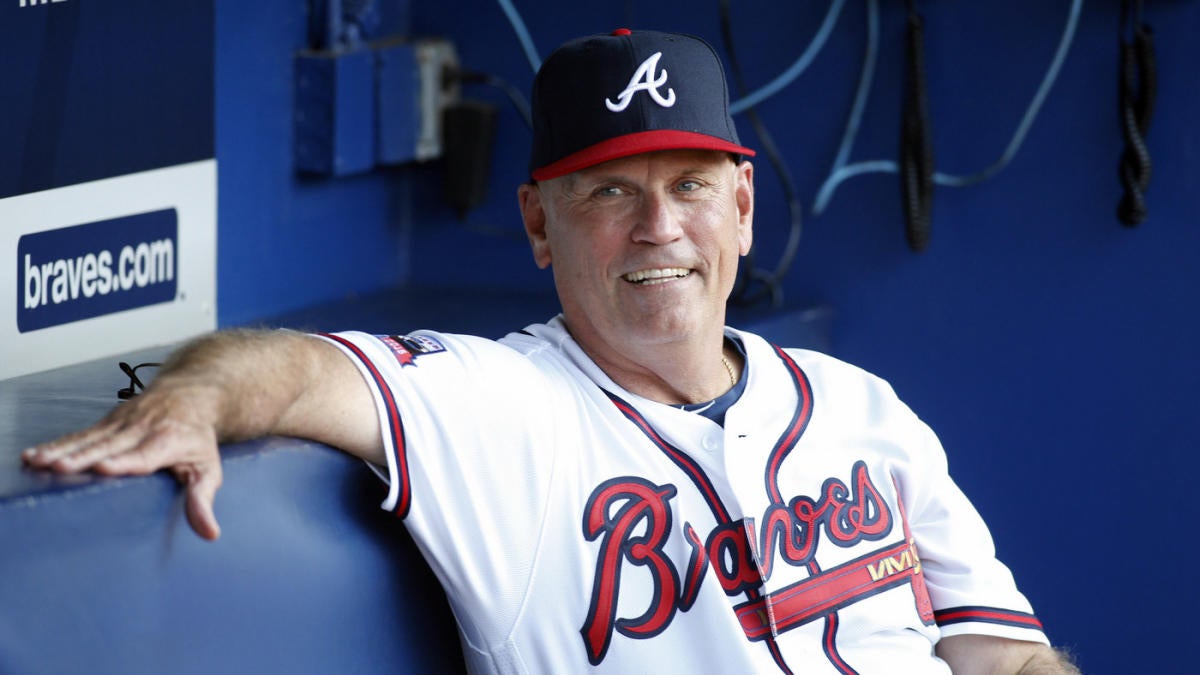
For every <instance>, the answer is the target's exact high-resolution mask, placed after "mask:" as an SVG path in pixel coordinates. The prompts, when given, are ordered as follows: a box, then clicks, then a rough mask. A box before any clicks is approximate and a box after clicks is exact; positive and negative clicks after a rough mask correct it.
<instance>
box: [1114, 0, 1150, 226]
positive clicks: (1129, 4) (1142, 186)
mask: <svg viewBox="0 0 1200 675" xmlns="http://www.w3.org/2000/svg"><path fill="white" fill-rule="evenodd" d="M1127 36H1131V39H1129V40H1127V39H1126V38H1127ZM1120 46H1121V73H1120V83H1121V84H1120V87H1121V89H1120V96H1119V98H1120V105H1121V133H1122V134H1123V135H1124V136H1125V150H1124V152H1122V153H1121V163H1120V169H1119V175H1120V178H1121V185H1122V186H1123V187H1124V188H1125V193H1124V195H1123V196H1122V197H1121V201H1120V203H1119V204H1118V205H1117V218H1119V219H1120V221H1121V223H1122V224H1123V225H1125V226H1126V227H1134V226H1136V225H1138V224H1140V223H1141V222H1142V221H1143V220H1145V219H1146V187H1147V186H1148V185H1149V184H1150V173H1151V170H1152V169H1153V164H1152V163H1151V161H1150V149H1149V148H1147V147H1146V132H1147V131H1149V129H1150V117H1151V116H1152V115H1153V114H1154V100H1155V98H1156V95H1157V93H1158V73H1157V69H1156V65H1155V59H1154V38H1153V34H1152V31H1151V30H1150V27H1149V26H1147V25H1146V24H1145V23H1144V22H1143V21H1142V0H1132V1H1131V0H1122V2H1121V45H1120Z"/></svg>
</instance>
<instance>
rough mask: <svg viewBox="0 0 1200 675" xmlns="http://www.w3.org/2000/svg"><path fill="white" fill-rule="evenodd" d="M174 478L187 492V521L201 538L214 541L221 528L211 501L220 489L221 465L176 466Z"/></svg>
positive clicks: (217, 463) (219, 534) (218, 463)
mask: <svg viewBox="0 0 1200 675" xmlns="http://www.w3.org/2000/svg"><path fill="white" fill-rule="evenodd" d="M174 472H175V476H176V477H177V478H178V479H179V482H181V483H183V485H184V487H185V489H186V490H187V505H186V507H185V508H186V510H187V519H188V523H190V524H191V526H192V529H193V530H195V531H196V534H198V535H200V536H201V537H203V538H205V539H208V540H210V541H211V540H214V539H216V538H217V537H219V536H221V526H220V525H218V524H217V517H216V515H215V514H214V513H213V499H214V498H215V497H216V494H217V488H219V487H221V480H222V476H221V463H220V462H219V461H218V462H214V463H211V464H203V465H185V466H177V467H175V469H174Z"/></svg>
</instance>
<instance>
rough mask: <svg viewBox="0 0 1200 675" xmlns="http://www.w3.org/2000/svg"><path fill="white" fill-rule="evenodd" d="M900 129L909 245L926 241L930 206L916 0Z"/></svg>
mask: <svg viewBox="0 0 1200 675" xmlns="http://www.w3.org/2000/svg"><path fill="white" fill-rule="evenodd" d="M907 75H908V78H907V84H906V86H905V88H904V104H903V112H902V113H901V114H902V120H901V131H900V188H901V191H902V195H901V196H902V198H903V202H904V218H905V232H906V234H907V237H908V245H909V247H910V248H912V250H914V251H923V250H925V247H926V246H928V245H929V235H930V229H931V225H932V223H931V212H932V209H933V141H932V138H931V134H930V125H929V97H928V92H927V91H926V83H925V44H924V26H923V22H922V20H921V15H920V14H918V13H917V7H916V2H915V0H908V72H907Z"/></svg>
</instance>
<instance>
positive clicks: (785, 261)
mask: <svg viewBox="0 0 1200 675" xmlns="http://www.w3.org/2000/svg"><path fill="white" fill-rule="evenodd" d="M720 18H721V39H722V41H723V42H724V43H725V51H726V53H727V54H728V55H729V66H730V70H731V71H732V74H733V80H734V84H735V86H736V87H737V90H738V95H739V96H745V95H746V91H747V87H746V81H745V78H744V77H743V75H742V68H741V65H740V64H739V63H738V58H737V50H736V49H735V48H734V43H733V25H732V21H731V19H730V2H729V0H721V1H720ZM746 117H747V119H749V120H750V124H751V125H752V126H753V127H754V133H755V134H756V135H757V136H758V139H759V142H760V143H761V145H762V148H763V153H764V154H766V156H767V159H768V160H769V161H770V162H771V166H772V167H773V168H774V169H775V174H776V175H777V176H778V177H779V183H780V185H781V187H782V188H783V195H784V199H786V200H787V204H788V214H789V216H790V220H791V228H790V230H789V234H788V241H787V244H786V245H785V246H784V251H783V253H782V254H781V255H780V257H779V263H778V264H777V265H776V266H775V270H774V271H773V272H768V271H766V270H761V269H758V268H756V267H755V265H754V248H755V247H754V246H751V251H750V253H749V254H747V255H746V260H745V265H743V266H742V268H741V270H740V272H739V274H738V282H737V284H736V285H735V286H734V290H733V293H732V294H730V302H732V303H734V304H735V305H738V306H740V307H749V306H751V305H754V304H756V303H758V302H760V301H761V300H763V299H764V298H766V297H769V298H770V300H771V306H772V307H774V308H778V307H781V306H782V305H783V288H782V285H781V284H782V281H783V277H784V276H785V275H786V274H787V272H788V270H789V269H790V268H791V266H792V262H793V261H794V260H795V258H796V252H797V251H798V250H799V248H800V236H801V234H802V233H803V220H802V219H803V213H804V210H803V208H802V207H801V205H800V198H799V196H798V194H797V190H796V187H795V182H794V181H793V180H792V175H791V173H790V172H789V171H788V168H787V164H786V163H785V162H784V161H783V157H782V155H781V154H780V152H779V147H778V146H777V145H775V140H774V138H772V136H771V134H770V132H768V131H767V127H766V125H765V124H763V121H762V118H761V117H759V115H758V111H757V110H756V109H755V108H754V107H753V106H751V107H749V108H747V109H746ZM755 284H760V286H759V287H758V288H755V289H754V290H753V291H751V287H752V286H754V285H755Z"/></svg>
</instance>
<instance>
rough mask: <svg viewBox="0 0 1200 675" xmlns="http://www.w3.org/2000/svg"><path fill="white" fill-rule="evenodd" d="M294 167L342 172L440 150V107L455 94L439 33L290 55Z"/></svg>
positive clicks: (451, 63) (449, 58)
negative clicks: (293, 74) (292, 60)
mask: <svg viewBox="0 0 1200 675" xmlns="http://www.w3.org/2000/svg"><path fill="white" fill-rule="evenodd" d="M295 64H296V113H295V114H296V121H295V129H296V147H295V156H296V169H297V170H298V171H301V172H304V173H313V174H321V175H327V176H344V175H349V174H355V173H362V172H364V171H369V170H371V169H373V168H375V167H376V166H379V165H391V164H403V163H405V162H412V161H418V162H421V161H426V160H429V159H435V158H437V157H440V156H441V154H442V112H443V110H444V109H445V107H446V105H447V104H448V103H450V102H453V101H454V100H456V99H457V98H458V89H459V88H458V85H457V83H456V82H455V81H454V78H453V77H451V76H450V74H451V71H452V70H453V69H454V68H455V67H456V66H457V58H456V54H455V51H454V48H453V46H452V45H451V44H450V43H448V42H445V41H443V40H434V39H422V40H408V39H404V38H391V39H387V40H381V41H378V42H374V43H371V44H369V45H366V46H364V47H361V48H353V49H340V50H331V51H304V52H300V53H298V54H297V55H296V58H295Z"/></svg>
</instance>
